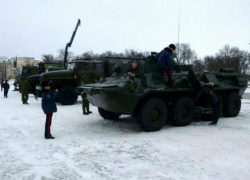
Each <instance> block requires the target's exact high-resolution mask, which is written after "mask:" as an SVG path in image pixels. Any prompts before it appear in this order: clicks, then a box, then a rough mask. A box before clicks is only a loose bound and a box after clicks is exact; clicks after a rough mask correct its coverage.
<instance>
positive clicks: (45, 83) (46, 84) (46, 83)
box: [42, 81, 51, 89]
mask: <svg viewBox="0 0 250 180" xmlns="http://www.w3.org/2000/svg"><path fill="white" fill-rule="evenodd" d="M50 85H51V83H50V81H44V82H42V88H43V89H44V87H46V86H50Z"/></svg>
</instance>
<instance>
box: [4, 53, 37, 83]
mask: <svg viewBox="0 0 250 180" xmlns="http://www.w3.org/2000/svg"><path fill="white" fill-rule="evenodd" d="M15 60H17V66H16V68H14V61H15ZM38 63H39V60H35V58H33V57H13V58H10V59H9V60H8V61H7V62H6V75H7V77H8V78H9V79H13V78H15V76H16V75H17V72H18V71H19V70H20V69H21V68H22V67H23V66H38Z"/></svg>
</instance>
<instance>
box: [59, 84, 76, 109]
mask: <svg viewBox="0 0 250 180" xmlns="http://www.w3.org/2000/svg"><path fill="white" fill-rule="evenodd" d="M77 98H78V95H77V93H76V92H75V88H74V87H73V86H64V87H62V88H60V89H59V92H58V100H59V102H60V103H61V104H62V105H72V104H74V103H75V102H76V100H77Z"/></svg>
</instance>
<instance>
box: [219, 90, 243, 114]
mask: <svg viewBox="0 0 250 180" xmlns="http://www.w3.org/2000/svg"><path fill="white" fill-rule="evenodd" d="M240 108H241V99H240V96H239V94H238V93H236V92H232V93H230V94H229V95H228V96H227V98H226V100H225V101H224V102H223V110H222V113H223V115H224V116H225V117H236V116H238V114H239V112H240Z"/></svg>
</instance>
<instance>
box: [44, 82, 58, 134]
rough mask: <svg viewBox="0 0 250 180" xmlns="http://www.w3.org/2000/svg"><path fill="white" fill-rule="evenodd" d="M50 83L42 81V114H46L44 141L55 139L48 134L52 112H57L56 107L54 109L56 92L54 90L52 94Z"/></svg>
mask: <svg viewBox="0 0 250 180" xmlns="http://www.w3.org/2000/svg"><path fill="white" fill-rule="evenodd" d="M50 85H51V84H50V82H49V81H44V82H43V83H42V90H43V93H42V109H43V112H44V114H46V122H45V132H44V137H45V139H55V137H53V136H52V135H51V132H50V126H51V122H52V116H53V113H54V112H57V107H56V103H55V100H56V97H57V94H58V90H57V89H56V90H55V92H52V91H51V90H50Z"/></svg>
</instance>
